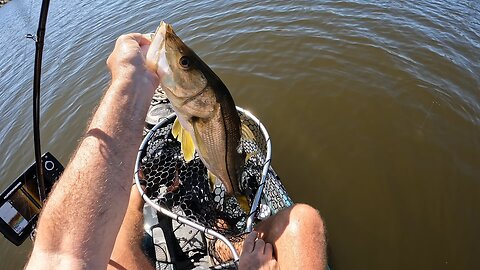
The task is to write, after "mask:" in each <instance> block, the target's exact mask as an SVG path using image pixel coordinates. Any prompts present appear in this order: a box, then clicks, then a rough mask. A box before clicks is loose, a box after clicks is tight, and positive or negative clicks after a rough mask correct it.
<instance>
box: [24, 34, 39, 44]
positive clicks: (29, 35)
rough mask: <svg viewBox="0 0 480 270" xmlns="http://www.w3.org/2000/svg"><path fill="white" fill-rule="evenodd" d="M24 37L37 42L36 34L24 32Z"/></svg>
mask: <svg viewBox="0 0 480 270" xmlns="http://www.w3.org/2000/svg"><path fill="white" fill-rule="evenodd" d="M25 38H28V39H31V40H33V41H35V42H37V36H36V35H32V34H26V35H25Z"/></svg>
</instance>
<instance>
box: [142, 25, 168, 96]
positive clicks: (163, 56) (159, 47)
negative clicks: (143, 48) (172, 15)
mask: <svg viewBox="0 0 480 270" xmlns="http://www.w3.org/2000/svg"><path fill="white" fill-rule="evenodd" d="M172 31H173V29H172V26H171V25H170V24H168V23H165V22H164V21H162V22H161V23H160V26H159V27H158V28H157V31H156V32H155V34H154V36H153V38H152V43H151V44H150V48H149V49H148V51H147V56H146V62H147V67H148V68H149V69H151V70H153V71H155V72H156V73H157V75H158V76H159V77H160V81H161V82H162V85H163V86H164V87H173V86H174V84H173V72H172V70H171V68H170V65H169V64H168V60H167V50H166V39H167V36H168V35H167V33H171V32H172Z"/></svg>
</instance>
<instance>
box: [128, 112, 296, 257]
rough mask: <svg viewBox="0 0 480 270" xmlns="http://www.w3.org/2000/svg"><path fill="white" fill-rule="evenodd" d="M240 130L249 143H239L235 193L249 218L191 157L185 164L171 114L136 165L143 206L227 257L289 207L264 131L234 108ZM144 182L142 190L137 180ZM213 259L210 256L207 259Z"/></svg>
mask: <svg viewBox="0 0 480 270" xmlns="http://www.w3.org/2000/svg"><path fill="white" fill-rule="evenodd" d="M237 111H238V114H239V116H240V120H241V122H242V124H244V125H247V126H248V128H249V129H250V131H252V133H253V134H254V138H253V139H251V138H243V137H242V138H241V149H242V151H244V152H245V153H246V156H247V158H248V159H247V160H246V162H245V166H244V171H243V174H242V177H241V180H240V181H239V185H240V189H241V191H242V193H243V194H245V195H246V196H247V198H248V201H249V205H250V208H251V210H250V212H249V213H245V212H244V210H242V209H241V208H240V206H239V204H238V202H237V200H236V199H235V198H233V197H227V196H225V187H224V186H223V184H221V183H220V182H219V181H217V183H215V184H214V185H212V184H211V183H210V181H209V180H208V175H207V169H206V167H205V166H204V165H203V163H202V161H201V160H200V158H199V157H198V154H197V153H196V154H195V157H194V159H193V160H192V161H190V162H188V163H186V162H185V161H184V159H183V156H182V154H181V152H180V143H179V142H178V141H177V140H176V139H175V138H174V137H173V136H172V134H171V128H172V125H173V122H174V120H175V118H176V116H175V114H171V115H169V116H168V117H166V118H163V119H161V120H160V122H159V123H158V124H157V125H156V126H155V127H154V128H153V129H152V130H151V131H150V132H149V133H148V134H147V136H146V137H145V139H144V141H143V142H142V145H141V146H140V149H139V153H138V156H137V161H136V168H135V172H136V173H135V180H136V182H137V186H138V187H139V191H140V193H141V194H142V197H143V198H144V200H145V201H146V202H147V203H148V204H150V205H151V206H152V207H154V208H155V209H156V210H157V211H159V212H161V213H162V214H165V215H167V216H169V217H171V218H172V219H175V220H177V221H178V222H180V223H184V224H186V225H189V226H191V227H193V228H195V229H197V230H200V231H202V232H204V233H205V234H207V235H210V236H213V237H214V238H218V239H220V240H221V241H223V242H225V244H226V245H227V246H228V248H229V249H230V250H231V252H232V254H233V256H232V257H233V259H234V261H237V260H238V254H237V253H236V251H235V249H234V248H233V245H232V242H235V241H238V240H240V239H241V235H242V234H244V233H245V232H248V231H250V230H251V229H252V226H253V225H254V224H255V223H256V222H258V221H259V220H262V219H265V218H267V217H268V216H270V215H273V214H275V213H277V212H278V211H279V210H281V209H283V208H286V207H288V206H290V205H292V201H291V199H290V197H289V196H288V194H287V192H286V191H285V188H284V187H283V185H282V184H281V182H280V180H279V178H278V176H277V174H276V173H275V172H274V171H273V169H272V167H271V166H270V161H271V143H270V138H269V136H268V133H267V131H266V129H265V127H264V126H263V125H262V124H261V123H260V121H259V120H258V119H257V118H256V117H255V116H253V115H252V114H251V113H250V112H248V111H245V110H243V109H241V108H239V107H237ZM140 179H144V180H146V182H147V186H146V188H145V190H143V189H142V188H141V187H140V185H139V180H140ZM213 256H214V254H213Z"/></svg>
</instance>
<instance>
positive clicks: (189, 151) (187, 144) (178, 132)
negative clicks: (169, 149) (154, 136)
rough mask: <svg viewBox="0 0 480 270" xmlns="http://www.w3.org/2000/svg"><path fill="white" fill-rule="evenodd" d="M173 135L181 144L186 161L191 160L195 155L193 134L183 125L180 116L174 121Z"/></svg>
mask: <svg viewBox="0 0 480 270" xmlns="http://www.w3.org/2000/svg"><path fill="white" fill-rule="evenodd" d="M172 135H173V137H175V138H176V139H177V141H179V142H180V144H181V150H182V155H183V158H184V159H185V161H186V162H190V161H191V160H192V159H193V157H194V156H195V144H194V143H193V139H192V136H190V133H188V131H187V130H185V129H184V128H183V127H182V125H181V124H180V121H178V118H177V119H175V122H173V126H172Z"/></svg>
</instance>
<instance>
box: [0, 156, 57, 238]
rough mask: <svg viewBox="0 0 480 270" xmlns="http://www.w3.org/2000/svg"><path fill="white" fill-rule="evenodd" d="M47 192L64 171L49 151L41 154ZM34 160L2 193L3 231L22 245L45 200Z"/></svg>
mask: <svg viewBox="0 0 480 270" xmlns="http://www.w3.org/2000/svg"><path fill="white" fill-rule="evenodd" d="M42 164H43V170H44V178H45V189H46V190H45V194H48V193H49V192H50V190H51V189H52V187H53V184H54V183H55V182H56V181H57V179H58V178H59V177H60V175H61V174H62V172H63V169H64V168H63V166H62V164H61V163H60V162H59V161H58V160H57V159H56V158H55V157H54V156H53V155H52V154H50V153H48V152H47V153H45V154H44V155H43V156H42ZM35 166H36V165H35V163H34V164H33V165H32V166H30V168H28V169H27V170H26V171H25V172H24V173H23V174H22V175H21V176H20V177H18V178H17V179H16V180H15V181H14V182H13V183H12V184H11V185H10V186H9V187H8V188H7V189H5V191H3V193H2V194H1V195H0V232H2V234H3V235H4V236H5V238H7V239H8V240H9V241H10V242H12V243H13V244H15V245H17V246H19V245H21V244H22V243H23V242H24V241H25V239H27V237H28V236H29V235H30V234H31V232H32V231H33V229H34V227H35V225H36V222H37V219H38V215H39V214H40V210H41V209H42V205H43V203H42V202H41V201H40V196H39V194H38V181H37V176H36V169H35Z"/></svg>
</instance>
